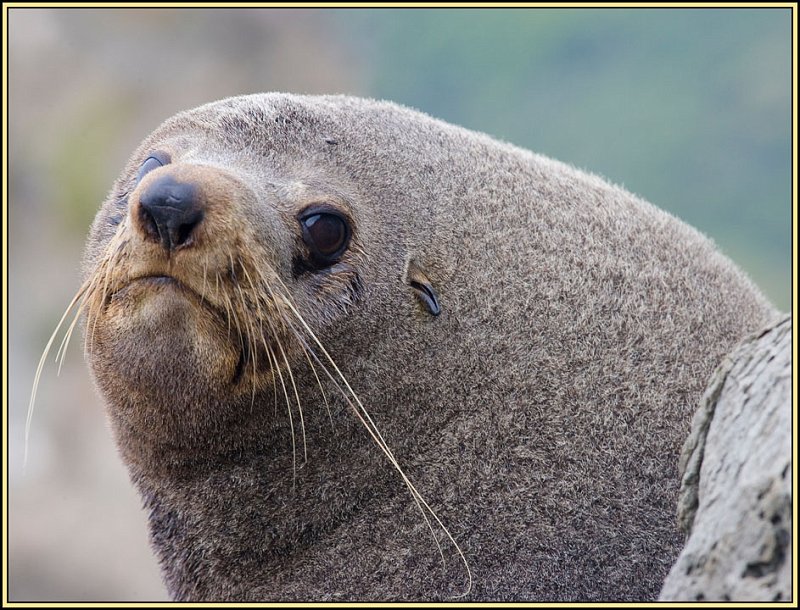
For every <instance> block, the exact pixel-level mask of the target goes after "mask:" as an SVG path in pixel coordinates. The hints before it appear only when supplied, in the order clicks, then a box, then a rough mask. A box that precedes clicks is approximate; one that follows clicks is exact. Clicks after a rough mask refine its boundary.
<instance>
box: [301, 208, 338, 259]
mask: <svg viewBox="0 0 800 610" xmlns="http://www.w3.org/2000/svg"><path fill="white" fill-rule="evenodd" d="M300 227H301V228H302V231H303V241H305V242H306V245H307V246H308V249H309V250H310V251H311V256H312V257H313V259H314V262H316V263H317V264H320V265H330V264H333V263H334V262H336V261H337V260H338V259H339V257H340V256H341V255H342V254H343V253H344V251H345V249H346V248H347V244H348V243H349V241H350V227H349V225H348V224H347V221H345V219H344V218H343V217H342V216H340V215H339V214H335V213H331V212H311V213H310V214H306V215H305V216H301V217H300Z"/></svg>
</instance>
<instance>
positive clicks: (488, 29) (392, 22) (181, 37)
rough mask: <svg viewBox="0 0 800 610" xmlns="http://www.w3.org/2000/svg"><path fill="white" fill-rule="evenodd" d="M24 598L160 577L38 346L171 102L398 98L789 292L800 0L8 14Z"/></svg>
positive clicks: (14, 465) (93, 436)
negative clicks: (683, 233) (636, 204)
mask: <svg viewBox="0 0 800 610" xmlns="http://www.w3.org/2000/svg"><path fill="white" fill-rule="evenodd" d="M8 49H9V56H8V57H9V111H10V114H9V153H10V154H9V177H10V182H9V202H8V205H9V218H10V225H9V245H10V253H9V262H10V268H9V274H10V293H9V295H10V296H9V306H10V312H9V313H10V318H9V319H10V337H9V339H10V354H11V358H10V362H9V379H10V425H11V433H10V440H11V453H10V455H11V468H10V484H11V487H10V490H11V495H10V499H11V500H10V530H9V532H10V533H9V538H10V540H9V545H10V574H9V578H10V580H9V585H10V595H11V599H12V600H15V601H25V600H63V601H70V600H106V601H114V600H159V599H164V597H165V592H164V590H163V587H162V585H161V584H160V581H159V577H158V571H157V567H156V565H155V560H154V559H153V558H152V556H151V555H150V552H149V549H148V548H147V542H146V528H145V519H144V515H143V514H142V513H141V511H140V508H139V503H138V498H137V497H136V496H135V494H134V492H133V491H132V489H131V488H130V484H129V483H128V481H127V475H126V473H125V471H124V469H123V468H122V466H121V465H120V463H119V460H118V458H117V456H116V455H115V450H114V447H113V443H112V440H111V435H110V431H109V430H108V429H107V428H106V424H105V419H104V415H103V412H102V406H101V405H100V404H99V403H98V401H97V399H96V398H95V395H94V392H93V390H92V386H91V381H90V379H89V375H88V373H87V371H86V370H85V366H84V363H83V362H82V360H81V357H80V348H79V346H78V345H77V344H79V343H80V342H79V341H76V345H75V346H73V347H72V348H71V349H70V352H69V355H68V358H67V364H66V365H65V370H64V371H63V372H62V375H61V377H60V378H59V379H56V376H55V368H54V367H52V366H49V367H48V368H46V369H45V373H44V379H43V382H42V386H41V389H40V398H39V400H38V401H37V412H36V416H35V418H34V425H33V431H32V434H31V448H30V454H31V458H30V460H29V463H28V466H27V469H26V471H25V473H24V474H23V472H22V464H21V457H22V447H23V442H22V438H23V434H22V431H23V430H24V421H25V412H26V409H27V400H28V396H29V392H30V385H31V382H32V379H33V373H34V371H35V368H36V361H37V359H38V356H39V353H40V350H41V349H42V347H43V346H44V344H45V343H46V340H47V337H48V335H49V333H50V331H51V330H52V328H53V327H54V325H55V323H56V322H57V321H58V319H59V318H60V315H61V311H62V310H63V308H64V307H65V306H66V305H67V303H68V302H69V300H70V298H71V295H72V292H73V291H74V290H75V289H76V288H77V286H78V284H79V276H80V274H79V265H80V258H81V250H82V245H83V240H84V239H85V236H86V232H87V230H88V227H89V224H90V222H91V219H92V216H93V214H94V212H95V210H96V209H97V207H98V205H99V203H100V202H101V201H102V199H103V198H104V196H105V193H106V192H107V190H108V189H109V188H110V186H111V183H112V181H113V180H114V178H115V177H116V174H117V173H118V171H119V170H120V169H121V167H122V165H123V163H124V161H125V159H126V158H127V156H128V155H129V154H130V152H131V151H132V150H133V148H134V147H135V146H136V145H137V144H138V142H139V141H140V140H141V139H142V138H143V137H144V136H145V135H146V134H147V133H148V132H150V131H151V130H152V129H153V128H155V127H156V126H157V125H158V124H159V123H160V122H161V121H162V120H164V119H166V118H167V117H169V116H170V115H172V114H174V113H175V112H177V111H179V110H183V109H185V108H189V107H192V106H195V105H198V104H201V103H204V102H207V101H211V100H214V99H218V98H222V97H227V96H230V95H237V94H241V93H252V92H258V91H292V92H296V93H349V94H353V95H361V96H368V97H377V98H386V99H391V100H393V101H396V102H400V103H404V104H407V105H409V106H412V107H414V108H417V109H420V110H423V111H425V112H427V113H429V114H431V115H433V116H436V117H438V118H442V119H444V120H447V121H450V122H453V123H457V124H460V125H463V126H465V127H468V128H471V129H476V130H479V131H484V132H486V133H489V134H490V135H492V136H495V137H497V138H500V139H503V140H506V141H509V142H512V143H514V144H517V145H520V146H523V147H526V148H530V149H532V150H534V151H536V152H539V153H543V154H546V155H548V156H551V157H554V158H557V159H559V160H561V161H566V162H568V163H571V164H572V165H575V166H577V167H580V168H584V169H587V170H589V171H592V172H594V173H598V174H601V175H603V176H605V177H606V178H607V179H608V180H610V181H612V182H615V183H618V184H622V185H623V186H625V187H626V188H628V189H629V190H631V191H633V192H635V193H637V194H638V195H640V196H642V197H643V198H645V199H648V200H650V201H651V202H653V203H655V204H656V205H658V206H660V207H662V208H665V209H667V210H669V211H671V212H672V213H674V214H675V215H677V216H679V217H681V218H683V219H684V220H686V221H687V222H689V223H690V224H692V225H694V226H696V227H697V228H699V229H700V230H701V231H703V232H704V233H706V234H708V235H709V236H711V237H712V238H713V239H714V240H715V241H716V242H717V244H718V245H719V246H720V248H721V249H722V250H723V251H725V252H726V253H727V254H728V255H729V256H731V257H732V258H733V259H734V260H735V261H737V262H738V263H739V264H740V266H742V267H743V268H744V269H745V270H746V271H747V272H748V273H749V274H750V275H751V277H752V278H753V279H754V280H755V281H756V283H758V284H759V285H760V286H761V287H762V288H763V289H764V290H765V292H766V293H767V294H768V296H769V297H770V298H771V299H772V300H773V302H774V303H775V304H776V305H777V306H778V307H780V308H781V309H784V310H788V309H789V306H790V290H791V280H790V243H791V167H790V165H791V59H792V57H791V12H790V10H789V9H777V8H772V9H738V8H736V9H730V8H727V9H682V10H678V9H519V8H517V9H446V10H445V9H327V10H321V9H305V10H296V9H291V10H290V9H252V8H249V9H32V8H15V9H11V10H10V11H9V46H8Z"/></svg>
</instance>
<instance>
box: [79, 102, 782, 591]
mask: <svg viewBox="0 0 800 610" xmlns="http://www.w3.org/2000/svg"><path fill="white" fill-rule="evenodd" d="M154 150H166V151H168V152H170V153H171V154H172V159H173V162H172V164H170V165H167V166H165V167H163V168H159V169H157V170H155V171H153V172H151V173H150V174H147V175H146V176H145V178H144V179H143V180H142V182H141V183H140V184H139V185H138V186H136V187H134V185H133V177H134V176H135V174H136V172H137V169H138V167H139V165H140V164H141V163H142V161H143V160H144V159H145V158H146V157H147V156H148V155H149V154H150V153H151V152H152V151H154ZM169 173H171V174H173V175H177V176H183V177H188V178H187V179H191V180H192V181H193V182H195V183H196V184H198V185H199V188H201V189H202V192H203V197H204V200H205V202H206V205H207V206H208V209H209V213H208V216H207V217H206V219H205V220H204V221H203V224H202V226H201V229H200V231H199V232H198V235H197V238H196V242H195V243H194V244H193V245H192V246H191V247H187V248H185V249H181V250H178V251H176V252H173V253H172V255H171V256H167V255H166V253H165V252H164V251H163V249H160V248H159V246H158V245H157V244H153V243H151V242H147V241H146V240H144V239H143V238H142V231H141V228H138V227H137V220H136V218H137V215H136V206H137V205H138V204H137V202H138V197H139V196H140V194H141V192H142V189H144V188H146V187H147V184H149V183H150V181H152V180H154V179H156V177H158V176H161V175H166V174H169ZM317 202H327V203H329V204H331V205H334V206H335V207H336V208H337V209H339V210H340V211H341V212H342V213H344V214H347V215H348V217H349V218H351V220H352V226H353V236H352V242H351V244H350V248H349V250H348V252H347V254H346V255H345V257H344V258H343V259H342V261H341V263H340V264H338V265H337V267H336V268H334V269H331V270H329V271H328V272H325V273H314V272H308V271H306V272H302V270H301V272H299V273H298V270H297V269H296V268H294V267H293V259H294V258H295V257H296V256H297V255H298V253H302V249H303V247H304V246H303V243H302V239H301V237H300V232H299V224H298V221H297V218H296V215H297V213H298V212H299V210H301V209H303V208H304V207H305V206H306V205H308V204H310V203H317ZM104 261H105V262H104ZM410 261H413V265H412V267H413V270H414V274H415V275H414V277H422V278H426V279H427V280H429V281H430V283H431V285H432V287H433V288H434V289H435V291H436V293H437V295H438V297H439V301H440V303H441V307H442V312H441V314H440V315H439V316H438V317H434V316H432V315H430V313H429V311H428V310H426V308H425V307H424V306H423V305H422V304H421V303H420V301H419V299H418V298H417V296H416V295H415V293H414V291H413V290H412V289H411V288H410V287H409V285H408V279H409V278H408V277H407V269H408V265H409V262H410ZM98 265H100V268H101V269H102V270H103V271H102V273H99V272H98V271H95V269H97V266H98ZM86 269H87V275H88V277H89V278H90V279H91V278H93V277H94V278H97V277H103V280H104V281H103V283H102V286H103V289H102V290H101V289H100V288H98V286H100V285H101V284H100V283H98V282H97V281H96V282H95V288H94V290H90V291H89V292H90V293H91V295H90V297H91V298H89V304H88V305H87V309H88V311H89V316H88V320H87V349H88V351H89V354H90V363H91V366H92V369H93V371H94V374H95V377H96V380H97V385H98V386H99V388H100V390H101V391H102V393H103V395H104V396H105V398H106V400H107V402H108V409H109V413H110V417H111V421H112V423H113V428H114V433H115V435H116V439H117V442H118V445H119V448H120V451H121V454H122V457H123V459H124V460H125V462H126V464H127V465H128V467H129V470H130V474H131V477H132V480H133V482H134V484H135V485H136V486H137V488H138V489H139V491H140V492H141V494H142V497H143V500H144V503H145V506H146V508H147V510H148V511H149V514H150V524H151V532H152V541H153V545H154V547H155V550H156V552H157V553H158V556H159V558H160V561H161V564H162V567H163V571H164V577H165V580H166V583H167V585H168V588H169V590H170V593H171V594H172V595H173V597H174V598H175V599H179V600H186V599H192V600H241V601H248V600H391V599H406V600H415V599H448V598H449V597H451V596H455V595H458V594H460V593H463V592H464V590H465V586H466V570H465V567H464V565H463V563H461V562H460V561H459V558H458V555H457V554H456V551H455V547H454V545H453V544H452V543H451V542H450V541H449V540H448V539H447V538H446V537H445V535H444V533H443V530H441V528H439V527H438V526H437V525H436V523H433V531H434V532H435V533H436V535H437V536H438V538H439V539H440V543H441V546H442V552H443V555H444V561H443V559H442V557H440V554H439V552H438V551H437V548H436V543H435V541H434V540H433V537H432V536H431V531H430V530H429V528H428V527H427V526H426V522H425V519H424V518H423V516H422V514H421V513H420V511H419V509H418V507H417V505H416V504H415V502H414V500H413V498H412V494H411V493H410V492H409V489H408V487H407V486H406V485H404V484H403V482H402V480H401V477H400V476H399V475H398V473H397V471H396V470H395V469H394V468H393V467H392V465H391V464H390V461H389V460H388V459H387V457H386V456H385V455H384V454H383V453H382V452H381V451H380V450H379V449H378V447H377V445H376V443H375V442H374V441H373V439H371V438H370V436H369V435H368V433H367V431H366V429H365V426H364V424H362V423H361V422H360V421H359V420H358V418H357V416H356V414H355V412H354V409H353V407H354V405H352V404H348V401H347V399H346V398H345V396H346V395H347V392H346V390H344V391H341V392H340V391H338V390H337V389H336V386H335V384H334V383H333V381H332V380H331V379H330V378H328V377H327V376H326V374H325V373H324V371H323V370H322V365H323V364H325V363H326V360H325V357H324V355H323V354H322V351H321V349H320V348H319V346H317V345H316V344H315V343H314V341H313V339H312V338H311V336H310V334H309V333H307V332H305V331H304V330H303V328H302V325H301V323H300V321H299V320H298V318H297V316H295V315H294V314H293V312H292V311H291V308H290V307H289V306H288V305H287V304H286V302H285V301H284V300H283V298H282V297H281V296H278V295H281V294H284V295H286V296H288V297H289V298H290V300H291V302H292V303H293V306H294V307H296V309H297V311H298V312H299V314H301V315H302V317H303V319H304V320H305V321H306V322H307V323H308V325H309V327H310V329H311V330H313V332H314V333H315V335H316V336H318V337H319V338H320V340H321V342H322V344H323V345H324V346H325V349H326V350H327V352H328V353H329V354H330V355H331V356H332V358H333V360H334V361H335V362H336V363H337V364H338V366H339V367H340V368H341V370H342V372H343V374H344V376H345V377H346V378H347V380H348V381H349V383H350V384H351V385H352V387H353V389H354V390H355V393H356V394H357V395H358V396H359V397H360V399H361V401H362V402H363V404H364V406H365V407H366V409H367V410H368V411H369V413H370V414H371V415H372V417H373V419H374V421H375V423H376V425H377V428H378V430H379V431H380V432H381V434H382V435H383V438H384V439H385V440H386V443H387V444H388V446H389V447H391V449H392V450H393V451H394V455H395V456H396V457H397V460H398V462H399V464H400V466H401V467H402V468H403V469H404V470H405V472H406V473H407V474H408V476H409V478H410V480H411V481H413V483H414V484H415V485H416V487H417V489H419V491H420V492H421V494H422V496H423V497H424V498H425V499H426V500H428V502H429V503H430V505H431V506H432V508H433V509H434V510H435V511H436V514H437V515H438V516H439V517H441V519H442V521H443V522H444V523H445V524H446V525H447V527H448V528H449V530H450V531H451V532H452V534H453V536H454V538H455V540H456V541H457V542H458V544H459V545H460V547H461V548H462V549H463V551H464V554H465V557H466V559H467V561H468V563H469V566H470V568H471V570H472V575H473V577H474V582H473V585H472V588H471V590H470V592H469V594H468V596H467V599H473V600H481V599H482V600H544V601H548V600H597V599H605V600H637V599H639V600H641V599H654V598H655V597H656V596H657V594H658V591H659V589H660V586H661V583H662V580H663V578H664V576H665V575H666V573H667V571H668V569H669V567H670V565H671V564H672V562H673V561H674V559H675V557H676V556H677V553H678V551H679V549H680V546H681V537H680V534H679V533H678V531H677V529H676V526H675V521H674V508H675V501H676V494H677V488H678V476H677V459H678V454H679V451H680V447H681V443H682V441H683V439H684V437H685V436H686V433H687V431H688V426H689V420H690V417H691V414H692V413H693V411H694V409H695V407H696V405H697V401H698V398H699V397H700V394H701V392H702V390H703V388H704V387H705V384H706V381H707V379H708V377H709V375H710V373H711V371H712V370H713V368H714V366H715V365H716V364H717V362H718V361H719V359H720V358H721V357H722V355H723V354H725V353H726V352H728V351H729V350H730V349H731V348H732V347H733V346H734V344H735V343H736V342H737V341H738V340H739V339H740V338H741V337H743V336H744V335H745V334H746V333H748V332H749V331H751V330H753V329H755V328H756V327H759V326H761V325H762V324H764V323H765V322H766V321H767V319H768V318H770V317H771V316H772V315H773V313H774V310H773V308H772V307H771V306H770V305H769V304H768V303H767V301H766V300H765V299H764V298H763V297H762V296H761V294H760V293H759V291H758V290H757V289H756V288H755V287H754V286H753V285H752V284H751V283H750V281H749V280H747V279H746V278H745V277H744V276H743V275H742V273H741V272H740V271H738V270H737V269H736V268H735V267H734V265H733V264H732V263H731V262H730V261H729V260H728V259H726V258H725V257H723V256H722V255H720V253H719V252H718V251H716V249H715V248H714V246H713V245H712V244H711V243H710V242H709V240H708V239H706V238H705V237H703V236H702V235H700V234H699V233H698V232H696V231H695V230H693V229H691V228H689V227H687V226H686V225H685V224H683V223H681V222H680V221H678V220H677V219H675V218H673V217H671V216H670V215H668V214H666V213H665V212H663V211H661V210H658V209H656V208H654V207H653V206H651V205H650V204H648V203H646V202H644V201H641V200H640V199H638V198H636V197H635V196H633V195H631V194H629V193H627V192H625V191H624V190H622V189H620V188H617V187H615V186H611V185H609V184H607V183H606V182H604V181H602V180H601V179H599V178H597V177H595V176H591V175H587V174H585V173H582V172H579V171H576V170H575V169H573V168H570V167H568V166H566V165H563V164H561V163H557V162H555V161H552V160H550V159H547V158H545V157H542V156H538V155H535V154H532V153H530V152H527V151H524V150H521V149H518V148H515V147H513V146H510V145H506V144H503V143H499V142H497V141H495V140H492V139H490V138H488V137H486V136H484V135H480V134H476V133H473V132H469V131H466V130H464V129H460V128H458V127H454V126H451V125H447V124H445V123H442V122H439V121H436V120H433V119H431V118H429V117H427V116H425V115H422V114H420V113H417V112H413V111H411V110H408V109H405V108H402V107H399V106H396V105H393V104H389V103H384V102H374V101H366V100H359V99H353V98H346V97H301V96H292V95H281V94H269V95H256V96H247V97H240V98H232V99H228V100H223V101H221V102H217V103H215V104H210V105H207V106H203V107H200V108H198V109H195V110H192V111H189V112H186V113H182V114H179V115H177V116H176V117H174V118H172V119H170V120H169V121H167V122H166V123H165V124H164V125H162V126H161V127H160V128H159V129H157V130H156V131H155V132H154V133H153V134H152V135H151V136H149V137H148V138H147V139H146V140H145V141H144V143H143V144H142V145H141V147H140V148H139V149H138V150H137V151H136V153H134V155H133V157H132V158H131V161H130V163H129V165H128V167H127V168H126V169H125V171H124V172H123V173H122V175H121V176H120V178H119V180H118V181H117V183H116V184H115V186H114V188H113V189H112V192H111V194H110V195H109V197H108V199H107V201H106V202H105V204H104V205H103V207H102V209H101V210H100V212H99V214H98V216H97V219H96V221H95V224H94V227H93V230H92V235H91V238H90V241H89V245H88V249H87V256H86ZM154 273H155V274H168V275H172V276H174V277H176V278H177V279H178V280H180V281H181V282H182V283H183V284H184V285H185V286H186V287H188V288H186V289H183V288H177V287H175V286H167V287H165V286H158V285H154V284H153V283H151V282H147V281H140V282H133V283H130V282H131V280H132V279H134V278H136V277H139V276H140V275H148V274H154ZM284 286H285V288H284ZM112 294H113V295H114V296H113V297H111V295H112ZM303 343H305V346H306V348H308V349H309V350H312V351H313V352H314V353H315V354H316V356H317V357H318V358H319V360H318V361H315V360H314V359H313V356H311V355H310V354H309V357H306V355H307V354H306V351H305V350H304V349H303ZM244 345H247V347H248V350H249V351H248V352H247V353H248V354H249V359H246V360H245V362H246V366H245V369H244V372H243V375H242V377H241V379H240V380H239V382H238V383H237V384H236V385H233V386H232V385H231V384H230V380H231V378H232V377H233V375H234V373H235V370H236V368H237V363H240V362H239V361H240V358H241V355H242V353H243V346H244ZM281 348H283V349H284V350H285V359H284V358H283V357H282V356H281V352H280V349H281ZM270 353H272V355H270ZM310 362H312V363H314V365H315V366H314V369H313V370H312V367H311V365H310ZM286 363H289V364H290V366H291V372H292V378H293V380H294V382H295V383H296V385H297V393H298V397H299V400H300V403H301V405H302V415H303V421H302V423H301V422H300V421H299V419H300V411H299V410H298V407H297V404H296V399H295V396H294V391H293V387H292V385H291V383H290V381H291V380H290V378H289V367H287V366H286ZM327 368H328V370H329V371H331V374H332V377H333V379H335V380H336V381H337V382H338V384H339V386H343V382H342V381H341V379H339V378H338V377H337V375H336V374H335V372H333V369H332V367H331V366H330V365H329V364H328V366H327ZM276 373H277V374H278V375H277V376H276ZM315 373H316V375H315ZM280 375H282V378H281V377H280ZM317 375H318V376H319V378H320V380H321V385H322V387H323V388H324V398H323V392H322V390H321V389H320V387H319V384H318V382H317V378H316V376H317ZM281 379H283V382H281ZM351 403H352V399H351ZM326 405H327V406H326ZM290 417H291V422H290ZM292 432H293V433H292ZM293 439H294V440H293ZM304 441H305V449H304V448H303V445H304ZM293 444H294V449H293Z"/></svg>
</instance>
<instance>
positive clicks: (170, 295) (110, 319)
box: [87, 275, 241, 401]
mask: <svg viewBox="0 0 800 610" xmlns="http://www.w3.org/2000/svg"><path fill="white" fill-rule="evenodd" d="M87 330H88V332H89V333H90V337H91V336H92V335H91V333H92V332H94V333H95V335H96V336H95V341H97V348H98V350H97V353H98V355H100V354H102V360H104V361H107V363H108V365H109V366H110V367H113V368H114V369H115V370H116V371H117V373H116V374H117V375H121V376H126V375H131V379H130V380H129V383H130V385H131V387H132V388H136V389H137V391H138V392H140V393H141V392H142V390H143V388H152V390H153V393H154V395H155V394H157V395H158V396H161V395H164V394H165V392H169V394H170V395H173V396H178V397H181V396H182V397H185V398H186V399H187V400H188V401H196V400H198V399H200V398H202V397H205V396H208V394H209V392H210V391H211V389H213V388H217V389H219V388H221V387H226V386H228V385H229V384H230V383H231V380H232V379H235V377H236V374H237V367H239V366H240V364H239V363H240V361H241V347H240V346H239V345H238V344H237V342H236V341H235V336H236V334H235V332H228V326H227V324H226V323H225V322H224V320H223V318H222V317H221V316H220V315H219V313H218V312H217V311H216V310H215V309H214V308H213V307H212V306H211V305H210V304H209V303H208V301H206V300H204V299H203V298H202V297H201V296H200V295H199V294H198V293H197V292H195V291H194V290H192V289H191V288H189V287H187V286H186V285H185V284H183V283H182V282H180V281H179V280H178V279H176V278H174V277H171V276H161V275H157V276H156V275H154V276H144V277H139V278H135V279H133V280H132V281H129V282H127V283H126V284H125V285H124V286H123V287H122V288H120V289H119V290H117V291H115V292H114V293H113V294H112V295H111V297H110V298H109V299H108V303H107V306H106V308H105V310H104V311H103V313H102V314H101V315H100V317H99V319H98V323H97V328H96V329H93V328H92V325H91V322H90V323H89V325H88V327H87ZM134 377H135V378H134ZM167 386H169V387H167Z"/></svg>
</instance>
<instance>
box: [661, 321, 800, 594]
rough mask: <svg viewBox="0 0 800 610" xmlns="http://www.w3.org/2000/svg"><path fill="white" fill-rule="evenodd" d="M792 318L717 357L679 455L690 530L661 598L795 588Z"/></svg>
mask: <svg viewBox="0 0 800 610" xmlns="http://www.w3.org/2000/svg"><path fill="white" fill-rule="evenodd" d="M791 392H792V321H791V318H790V317H785V318H782V319H781V320H779V321H777V322H776V323H775V324H774V325H772V326H771V327H769V328H767V329H765V330H764V331H763V332H761V333H758V334H757V335H754V336H752V337H750V338H749V339H748V340H746V341H744V342H743V343H742V344H741V345H740V346H739V347H738V348H737V349H736V350H735V351H734V352H733V353H731V354H730V355H729V356H728V357H727V358H726V359H725V361H724V362H723V363H722V364H721V365H720V366H719V367H718V369H717V371H716V372H715V373H714V376H713V378H712V380H711V383H710V384H709V386H708V389H707V390H706V393H705V395H704V396H703V400H702V402H701V406H700V408H699V409H698V411H697V413H696V414H695V417H694V420H693V422H692V430H691V433H690V434H689V437H688V439H687V440H686V443H685V445H684V448H683V452H682V455H681V464H680V467H681V473H682V480H681V493H680V499H679V502H678V521H679V523H680V525H681V528H682V529H683V530H684V531H685V532H686V534H687V536H688V538H687V541H686V545H685V547H684V549H683V552H682V553H681V555H680V556H679V557H678V560H677V561H676V562H675V565H673V567H672V570H671V571H670V573H669V575H668V576H667V579H666V581H665V583H664V587H663V589H662V591H661V595H660V599H661V600H691V601H698V600H722V601H727V600H737V601H738V600H741V601H746V600H747V601H755V600H761V601H789V600H791V597H792V458H791V454H792V395H791Z"/></svg>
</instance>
